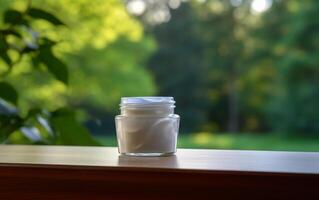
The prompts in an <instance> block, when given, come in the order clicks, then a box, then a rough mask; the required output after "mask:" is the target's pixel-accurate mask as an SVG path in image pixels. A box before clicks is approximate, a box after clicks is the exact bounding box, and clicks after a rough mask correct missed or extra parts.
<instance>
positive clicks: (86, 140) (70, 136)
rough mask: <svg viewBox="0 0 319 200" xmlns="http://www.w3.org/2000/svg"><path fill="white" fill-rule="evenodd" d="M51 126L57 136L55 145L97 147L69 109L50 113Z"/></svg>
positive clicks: (97, 144)
mask: <svg viewBox="0 0 319 200" xmlns="http://www.w3.org/2000/svg"><path fill="white" fill-rule="evenodd" d="M51 124H52V125H53V128H54V130H55V131H56V133H57V135H58V140H57V144H60V145H85V146H99V145H100V144H99V143H98V142H96V141H95V140H94V139H93V138H92V136H91V135H90V133H89V132H88V131H87V129H86V128H85V127H84V126H82V125H81V124H80V123H79V122H77V121H76V119H75V113H74V111H72V110H69V109H65V108H63V109H59V110H57V111H55V112H53V113H52V117H51Z"/></svg>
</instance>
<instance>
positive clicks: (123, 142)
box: [115, 97, 179, 156]
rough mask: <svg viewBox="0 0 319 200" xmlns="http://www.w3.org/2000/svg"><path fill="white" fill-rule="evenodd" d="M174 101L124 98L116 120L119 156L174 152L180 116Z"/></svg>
mask: <svg viewBox="0 0 319 200" xmlns="http://www.w3.org/2000/svg"><path fill="white" fill-rule="evenodd" d="M174 104H175V101H174V99H173V97H123V98H121V104H120V107H121V108H120V109H121V114H120V115H117V116H116V117H115V125H116V133H117V141H118V149H119V153H120V154H122V155H130V156H166V155H173V154H174V153H175V152H176V143H177V135H178V127H179V116H178V115H176V114H174V108H175V105H174Z"/></svg>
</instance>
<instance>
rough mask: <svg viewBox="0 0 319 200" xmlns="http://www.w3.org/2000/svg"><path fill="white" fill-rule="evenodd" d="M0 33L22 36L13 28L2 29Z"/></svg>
mask: <svg viewBox="0 0 319 200" xmlns="http://www.w3.org/2000/svg"><path fill="white" fill-rule="evenodd" d="M0 33H1V34H3V35H13V36H16V37H18V38H22V36H21V34H20V33H19V32H17V31H15V30H13V29H3V30H0Z"/></svg>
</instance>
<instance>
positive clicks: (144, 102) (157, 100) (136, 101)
mask: <svg viewBox="0 0 319 200" xmlns="http://www.w3.org/2000/svg"><path fill="white" fill-rule="evenodd" d="M174 103H175V101H174V98H173V97H122V98H121V104H120V106H129V105H132V106H153V105H173V104H174Z"/></svg>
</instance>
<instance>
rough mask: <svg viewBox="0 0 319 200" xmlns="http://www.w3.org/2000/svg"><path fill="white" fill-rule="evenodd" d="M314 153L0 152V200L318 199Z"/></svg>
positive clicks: (1, 148) (318, 164)
mask: <svg viewBox="0 0 319 200" xmlns="http://www.w3.org/2000/svg"><path fill="white" fill-rule="evenodd" d="M318 193H319V153H303V152H272V151H234V150H193V149H179V150H178V152H177V154H176V156H170V157H125V156H119V154H118V152H117V149H116V148H114V147H66V146H22V145H21V146H19V145H0V199H12V198H15V197H19V198H20V199H115V198H117V199H143V198H144V199H180V198H184V199H195V198H201V199H235V198H236V199H242V198H244V199H267V198H268V199H273V198H276V199H277V198H281V199H286V198H293V199H295V198H299V199H308V198H311V199H319V194H318Z"/></svg>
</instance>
